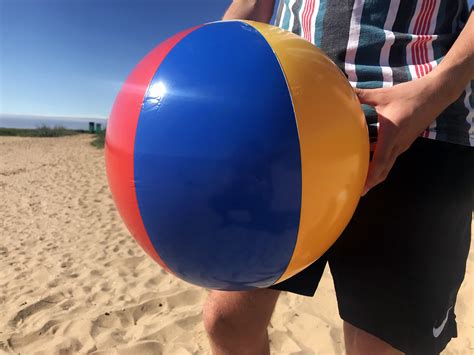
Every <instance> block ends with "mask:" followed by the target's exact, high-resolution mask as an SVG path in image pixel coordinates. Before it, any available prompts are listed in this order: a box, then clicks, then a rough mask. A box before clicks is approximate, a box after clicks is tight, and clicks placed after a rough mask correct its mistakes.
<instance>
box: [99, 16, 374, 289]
mask: <svg viewBox="0 0 474 355" xmlns="http://www.w3.org/2000/svg"><path fill="white" fill-rule="evenodd" d="M368 162H369V140H368V134H367V127H366V123H365V119H364V115H363V113H362V111H361V109H360V104H359V102H358V100H357V98H356V96H355V95H354V93H353V90H352V89H351V87H350V85H349V84H348V82H347V81H346V79H345V77H344V75H343V74H342V73H341V72H340V71H339V69H338V68H337V67H336V65H335V64H334V63H333V62H331V61H330V60H329V59H328V58H327V57H326V56H325V55H324V54H323V53H322V52H321V51H320V50H318V49H317V48H316V47H314V46H313V45H312V44H310V43H309V42H307V41H305V40H303V39H301V38H300V37H298V36H296V35H294V34H292V33H289V32H286V31H283V30H281V29H279V28H276V27H273V26H270V25H266V24H261V23H256V22H250V21H224V22H215V23H209V24H205V25H202V26H199V27H195V28H192V29H190V30H187V31H184V32H181V33H179V34H177V35H175V36H174V37H171V38H170V39H168V40H167V41H165V42H163V43H162V44H160V45H159V46H158V47H156V48H155V49H154V50H153V51H151V52H150V53H149V54H148V55H147V56H146V57H145V58H144V59H143V60H142V61H141V62H140V63H139V64H138V66H137V67H136V68H135V69H134V71H133V72H132V73H131V75H130V76H129V77H128V79H127V81H126V82H125V84H124V85H123V87H122V89H121V91H120V93H119V94H118V97H117V99H116V102H115V104H114V107H113V110H112V114H111V117H110V120H109V123H108V127H107V136H106V165H107V175H108V179H109V184H110V189H111V191H112V195H113V198H114V200H115V202H116V205H117V207H118V210H119V212H120V214H121V216H122V218H123V220H124V221H125V223H126V225H127V227H128V229H129V230H130V232H131V234H132V235H133V236H134V237H135V239H136V240H137V241H138V243H139V244H140V245H141V246H142V247H143V248H144V250H145V251H146V252H147V253H148V254H149V255H150V256H151V257H152V258H153V259H154V260H155V261H156V262H158V263H159V264H160V265H161V266H162V267H163V268H165V269H166V270H168V271H169V272H171V273H173V274H174V275H176V276H177V277H179V278H181V279H184V280H186V281H188V282H191V283H194V284H196V285H200V286H203V287H207V288H213V289H221V290H246V289H252V288H261V287H267V286H270V285H273V284H275V283H278V282H281V281H283V280H285V279H287V278H289V277H291V276H292V275H294V274H296V273H297V272H299V271H301V270H302V269H304V268H305V267H307V266H308V265H310V264H311V263H312V262H314V261H315V260H317V259H318V258H319V257H320V256H321V255H322V254H324V252H325V251H326V250H327V249H328V248H329V247H330V246H331V245H332V244H333V243H334V242H335V241H336V239H337V238H338V236H339V235H340V234H341V232H342V231H343V229H344V228H345V226H346V224H347V223H348V221H349V220H350V218H351V216H352V214H353V212H354V210H355V207H356V205H357V203H358V201H359V197H360V194H361V192H362V188H363V184H364V180H365V176H366V173H367V167H368Z"/></svg>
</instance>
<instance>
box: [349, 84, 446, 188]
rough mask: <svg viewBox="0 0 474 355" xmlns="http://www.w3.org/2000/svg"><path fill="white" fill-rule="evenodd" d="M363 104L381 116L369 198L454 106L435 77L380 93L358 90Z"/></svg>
mask: <svg viewBox="0 0 474 355" xmlns="http://www.w3.org/2000/svg"><path fill="white" fill-rule="evenodd" d="M355 91H356V94H357V96H358V97H359V100H360V102H361V104H367V105H370V106H373V107H374V108H375V110H376V112H377V115H378V122H379V127H378V140H377V143H375V151H374V155H373V159H372V161H371V163H370V165H369V171H368V174H367V179H366V183H365V187H364V192H363V194H362V195H365V194H366V193H367V192H368V191H369V190H370V189H371V188H372V187H374V186H375V185H377V184H379V183H381V182H382V181H384V180H385V179H386V177H387V175H388V173H389V172H390V170H391V168H392V167H393V165H394V163H395V160H396V159H397V157H398V156H399V155H400V154H402V153H403V152H405V151H406V150H407V149H408V148H409V147H410V145H411V144H412V143H413V142H414V141H415V139H416V138H417V137H418V136H420V135H421V134H422V133H423V132H424V131H425V130H426V129H427V128H428V127H429V126H430V124H431V123H432V122H433V121H434V120H435V119H436V117H437V116H438V115H439V114H440V113H441V112H442V111H443V110H444V109H445V108H446V107H447V106H448V105H449V104H450V103H451V101H452V97H451V96H452V95H447V94H448V93H446V91H445V89H444V86H443V81H442V80H439V78H438V77H436V76H434V75H427V76H425V77H423V78H421V79H418V80H414V81H409V82H406V83H402V84H399V85H395V86H393V87H388V88H380V89H355Z"/></svg>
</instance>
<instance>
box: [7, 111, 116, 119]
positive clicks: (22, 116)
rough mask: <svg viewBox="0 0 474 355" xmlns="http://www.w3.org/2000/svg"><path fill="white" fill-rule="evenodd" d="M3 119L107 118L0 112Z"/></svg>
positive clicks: (100, 117)
mask: <svg viewBox="0 0 474 355" xmlns="http://www.w3.org/2000/svg"><path fill="white" fill-rule="evenodd" d="M3 117H8V118H16V117H18V118H38V119H41V118H43V119H47V118H49V119H80V120H89V119H91V120H94V119H99V120H108V119H109V117H107V116H86V115H85V116H79V115H64V116H62V115H42V114H40V115H38V114H30V113H6V112H0V118H3Z"/></svg>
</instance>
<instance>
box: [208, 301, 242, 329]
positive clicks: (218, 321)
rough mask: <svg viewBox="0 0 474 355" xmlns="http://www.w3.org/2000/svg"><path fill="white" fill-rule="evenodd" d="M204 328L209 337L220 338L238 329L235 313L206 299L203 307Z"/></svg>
mask: <svg viewBox="0 0 474 355" xmlns="http://www.w3.org/2000/svg"><path fill="white" fill-rule="evenodd" d="M202 315H203V323H204V329H205V330H206V332H207V334H208V335H209V336H210V337H211V338H220V337H225V336H227V335H230V334H231V333H232V332H233V331H238V330H239V327H238V321H237V319H236V318H237V315H236V314H233V312H231V311H230V310H228V309H226V308H225V307H223V305H220V304H218V303H217V304H216V303H214V302H212V301H209V300H208V301H207V302H206V304H205V305H204V308H203V314H202Z"/></svg>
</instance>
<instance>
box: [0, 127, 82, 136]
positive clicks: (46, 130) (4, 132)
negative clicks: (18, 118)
mask: <svg viewBox="0 0 474 355" xmlns="http://www.w3.org/2000/svg"><path fill="white" fill-rule="evenodd" d="M80 133H84V131H80V130H70V129H66V128H64V127H63V126H55V127H48V126H46V125H42V126H38V127H37V128H34V129H24V128H21V129H20V128H0V136H11V137H64V136H73V135H76V134H80Z"/></svg>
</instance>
